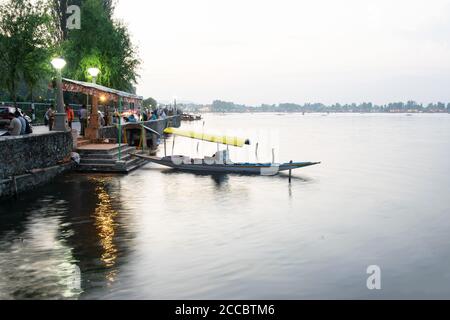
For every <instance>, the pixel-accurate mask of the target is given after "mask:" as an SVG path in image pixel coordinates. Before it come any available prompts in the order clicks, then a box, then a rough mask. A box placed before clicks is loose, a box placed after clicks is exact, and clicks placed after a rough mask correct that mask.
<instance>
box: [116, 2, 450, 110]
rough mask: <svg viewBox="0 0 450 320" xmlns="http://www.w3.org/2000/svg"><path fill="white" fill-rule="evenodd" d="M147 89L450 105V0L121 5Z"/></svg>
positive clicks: (260, 99) (203, 96)
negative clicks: (443, 103) (136, 47)
mask: <svg viewBox="0 0 450 320" xmlns="http://www.w3.org/2000/svg"><path fill="white" fill-rule="evenodd" d="M118 2H119V3H118V5H117V10H116V16H117V17H118V18H120V19H121V20H123V21H124V22H126V23H127V24H128V25H129V28H130V32H131V34H132V36H133V40H134V41H135V43H136V44H137V45H138V47H139V52H140V56H141V58H142V60H143V65H142V70H141V72H140V73H141V79H140V83H139V86H138V92H139V93H140V94H142V95H145V96H153V97H155V98H157V99H159V100H170V99H171V98H172V97H174V96H176V97H177V98H178V99H180V100H187V101H193V102H199V103H210V102H212V100H214V99H222V100H227V101H234V102H237V103H245V104H253V105H255V104H261V103H269V104H272V103H273V104H275V103H279V102H297V103H304V102H324V103H335V102H340V103H347V102H363V101H372V102H375V103H385V102H392V101H405V100H407V99H413V100H416V101H419V102H430V101H439V100H442V101H446V102H448V101H450V0H423V1H422V0H314V1H312V0H273V1H269V0H220V1H219V0H189V1H186V0H152V1H142V0H119V1H118Z"/></svg>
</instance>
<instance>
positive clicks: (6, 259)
mask: <svg viewBox="0 0 450 320" xmlns="http://www.w3.org/2000/svg"><path fill="white" fill-rule="evenodd" d="M184 127H185V128H193V129H196V130H200V131H201V130H204V131H205V132H213V133H219V134H237V135H239V136H243V137H245V138H247V137H248V138H250V139H251V140H252V142H253V145H252V146H251V147H247V148H244V149H242V150H237V149H236V148H230V152H231V157H232V159H233V160H236V161H255V159H256V152H255V149H256V142H258V143H259V145H258V149H259V152H258V160H259V161H271V160H272V147H273V148H274V149H275V156H276V160H277V161H283V162H284V161H286V162H288V161H290V160H294V161H322V164H321V165H319V166H316V167H310V168H305V169H301V170H298V171H295V172H294V177H293V180H292V184H291V185H289V183H288V178H287V176H285V175H284V176H277V177H263V176H239V175H230V176H218V177H217V176H216V177H214V176H208V175H194V174H190V173H179V172H174V171H171V170H167V169H163V168H162V167H158V166H156V165H152V164H150V165H147V166H146V167H144V168H142V169H140V170H138V171H135V172H133V173H132V174H130V175H128V176H109V175H79V174H68V175H66V176H63V177H61V178H59V179H58V180H57V181H55V182H53V183H51V184H50V185H47V186H45V187H42V188H40V189H39V190H36V191H33V192H30V193H29V194H27V195H22V196H21V199H20V201H17V202H15V201H7V202H2V203H0V298H6V299H12V298H41V299H42V298H47V299H55V298H71V299H316V298H324V299H336V298H338V299H348V298H361V299H381V298H386V299H398V298H446V299H449V298H450V192H449V191H450V161H449V160H450V115H447V114H442V115H414V116H406V115H400V114H399V115H388V114H373V115H360V114H342V115H334V114H331V115H328V116H326V115H319V114H314V115H309V114H308V115H305V116H302V115H300V114H290V115H277V114H255V115H250V114H245V115H206V116H205V124H204V125H203V122H202V121H200V122H195V123H191V124H185V125H184ZM172 146H173V145H172V143H171V142H169V143H168V151H167V152H168V153H171V152H172ZM197 148H198V151H197ZM216 148H217V146H215V145H208V144H206V143H201V144H197V142H195V141H193V140H189V139H184V138H177V140H176V141H175V153H186V154H190V155H192V156H196V155H211V154H213V153H214V152H215V151H216ZM160 152H162V153H164V151H163V150H160ZM371 265H377V266H379V267H380V268H381V272H382V273H381V276H382V278H381V279H382V282H381V284H382V290H379V291H377V290H374V291H370V290H368V289H367V285H366V281H367V278H368V277H369V275H368V274H367V268H368V267H369V266H371Z"/></svg>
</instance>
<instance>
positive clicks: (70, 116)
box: [66, 104, 75, 129]
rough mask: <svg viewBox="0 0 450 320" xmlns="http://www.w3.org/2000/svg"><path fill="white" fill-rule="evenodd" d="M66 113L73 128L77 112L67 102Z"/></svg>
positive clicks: (70, 126)
mask: <svg viewBox="0 0 450 320" xmlns="http://www.w3.org/2000/svg"><path fill="white" fill-rule="evenodd" d="M66 115H67V122H68V124H69V128H70V129H72V122H73V120H74V118H75V114H74V112H73V110H72V108H71V107H70V105H68V104H66Z"/></svg>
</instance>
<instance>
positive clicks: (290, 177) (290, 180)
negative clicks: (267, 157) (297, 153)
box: [289, 160, 294, 184]
mask: <svg viewBox="0 0 450 320" xmlns="http://www.w3.org/2000/svg"><path fill="white" fill-rule="evenodd" d="M289 163H290V164H291V165H292V164H293V163H294V161H292V160H291V162H289ZM291 182H292V169H291V170H289V184H291Z"/></svg>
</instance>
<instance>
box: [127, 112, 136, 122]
mask: <svg viewBox="0 0 450 320" xmlns="http://www.w3.org/2000/svg"><path fill="white" fill-rule="evenodd" d="M128 122H130V123H136V122H137V120H136V117H135V116H134V114H132V115H131V116H129V117H128Z"/></svg>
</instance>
